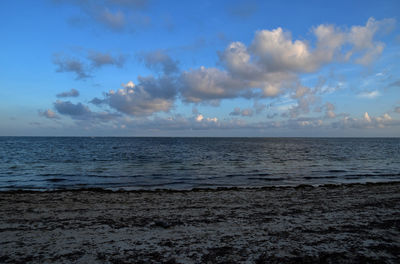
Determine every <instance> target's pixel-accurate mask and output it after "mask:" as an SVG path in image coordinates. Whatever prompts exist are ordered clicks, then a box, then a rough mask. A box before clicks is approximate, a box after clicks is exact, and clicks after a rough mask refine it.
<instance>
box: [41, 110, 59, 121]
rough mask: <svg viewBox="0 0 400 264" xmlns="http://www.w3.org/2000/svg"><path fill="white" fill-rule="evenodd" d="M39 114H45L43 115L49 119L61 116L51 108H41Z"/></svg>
mask: <svg viewBox="0 0 400 264" xmlns="http://www.w3.org/2000/svg"><path fill="white" fill-rule="evenodd" d="M38 114H39V116H43V117H46V118H49V119H59V116H58V115H57V114H56V113H55V112H53V111H52V110H50V109H46V110H39V111H38Z"/></svg>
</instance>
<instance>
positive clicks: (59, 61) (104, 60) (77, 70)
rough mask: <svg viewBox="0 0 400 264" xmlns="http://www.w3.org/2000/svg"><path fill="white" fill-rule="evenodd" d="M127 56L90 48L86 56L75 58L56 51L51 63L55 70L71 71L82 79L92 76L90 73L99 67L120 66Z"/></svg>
mask: <svg viewBox="0 0 400 264" xmlns="http://www.w3.org/2000/svg"><path fill="white" fill-rule="evenodd" d="M127 58H128V56H127V55H124V54H119V55H115V56H113V55H111V54H110V53H102V52H97V51H93V50H90V51H88V52H87V56H86V58H76V57H71V56H68V55H65V54H63V53H56V54H54V55H53V63H54V64H55V65H56V66H57V68H56V72H61V73H62V72H71V73H74V74H75V77H76V79H77V80H83V79H86V78H90V77H92V75H91V73H92V72H93V71H94V70H96V69H99V68H101V67H104V66H107V65H110V66H116V67H118V68H122V67H123V66H124V64H125V62H126V60H127Z"/></svg>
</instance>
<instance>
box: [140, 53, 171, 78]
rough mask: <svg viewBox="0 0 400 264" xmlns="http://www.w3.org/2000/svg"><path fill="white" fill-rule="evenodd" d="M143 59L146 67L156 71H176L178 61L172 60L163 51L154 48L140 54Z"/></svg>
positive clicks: (168, 72)
mask: <svg viewBox="0 0 400 264" xmlns="http://www.w3.org/2000/svg"><path fill="white" fill-rule="evenodd" d="M140 57H141V59H143V60H144V63H145V65H146V67H148V68H149V69H151V70H154V71H156V72H162V73H164V74H165V75H170V74H173V73H178V72H179V68H178V61H176V60H173V59H172V58H171V57H170V56H169V55H168V54H167V53H166V52H165V51H163V50H156V51H152V52H148V53H144V54H141V55H140Z"/></svg>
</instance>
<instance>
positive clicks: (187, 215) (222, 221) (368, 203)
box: [0, 183, 400, 263]
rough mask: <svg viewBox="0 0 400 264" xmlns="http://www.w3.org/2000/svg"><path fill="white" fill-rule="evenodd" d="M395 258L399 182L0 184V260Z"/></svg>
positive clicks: (399, 238) (399, 251) (399, 252)
mask: <svg viewBox="0 0 400 264" xmlns="http://www.w3.org/2000/svg"><path fill="white" fill-rule="evenodd" d="M55 262H56V263H302V262H303V263H314V262H322V263H326V262H328V263H399V262H400V183H389V184H365V185H362V184H350V185H338V186H332V185H325V186H321V187H311V186H300V187H297V188H258V189H236V188H234V189H220V190H193V191H152V192H138V191H131V192H127V191H118V192H111V191H101V190H80V191H57V192H26V191H25V192H24V191H15V192H2V193H0V263H55Z"/></svg>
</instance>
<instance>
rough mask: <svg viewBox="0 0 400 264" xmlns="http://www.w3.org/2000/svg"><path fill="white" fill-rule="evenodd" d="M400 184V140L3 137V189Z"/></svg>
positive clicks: (0, 144)
mask: <svg viewBox="0 0 400 264" xmlns="http://www.w3.org/2000/svg"><path fill="white" fill-rule="evenodd" d="M390 181H400V138H174V137H173V138H152V137H148V138H143V137H0V191H7V190H40V191H44V190H61V189H85V188H103V189H111V190H118V189H125V190H155V189H171V190H190V189H193V188H218V187H262V186H297V185H303V184H307V185H324V184H343V183H366V182H390Z"/></svg>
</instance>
